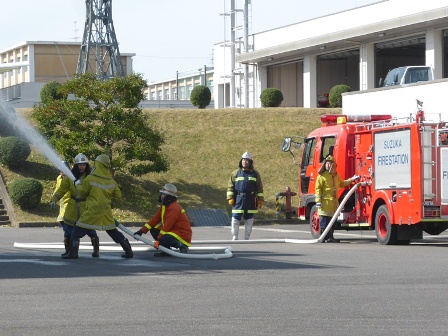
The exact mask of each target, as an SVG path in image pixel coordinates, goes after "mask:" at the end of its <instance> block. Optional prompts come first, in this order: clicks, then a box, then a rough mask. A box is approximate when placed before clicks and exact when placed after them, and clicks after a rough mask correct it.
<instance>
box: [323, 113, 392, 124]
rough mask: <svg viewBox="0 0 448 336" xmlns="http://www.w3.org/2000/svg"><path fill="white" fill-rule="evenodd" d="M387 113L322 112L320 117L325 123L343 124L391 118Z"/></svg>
mask: <svg viewBox="0 0 448 336" xmlns="http://www.w3.org/2000/svg"><path fill="white" fill-rule="evenodd" d="M391 119H392V116H391V115H389V114H370V115H354V114H352V115H344V114H324V115H323V116H321V117H320V120H321V121H322V123H324V124H327V125H329V124H330V125H332V124H333V125H335V124H345V123H346V122H372V121H382V120H391Z"/></svg>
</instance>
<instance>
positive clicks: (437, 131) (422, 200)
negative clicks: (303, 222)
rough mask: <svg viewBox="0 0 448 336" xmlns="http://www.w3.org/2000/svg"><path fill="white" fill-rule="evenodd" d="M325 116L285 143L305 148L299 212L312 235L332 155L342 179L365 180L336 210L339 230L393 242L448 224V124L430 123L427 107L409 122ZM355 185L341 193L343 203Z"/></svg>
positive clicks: (376, 117) (315, 234)
mask: <svg viewBox="0 0 448 336" xmlns="http://www.w3.org/2000/svg"><path fill="white" fill-rule="evenodd" d="M438 119H440V118H438ZM321 121H322V127H320V128H318V129H316V130H314V131H313V132H311V133H310V134H309V135H308V136H307V137H306V138H300V137H298V136H294V137H290V138H285V141H284V143H283V148H282V150H283V151H285V152H288V151H289V152H291V154H293V152H292V149H293V148H300V149H301V150H302V159H301V162H300V163H296V164H298V165H299V167H300V168H299V169H300V171H299V189H298V190H299V198H300V200H299V207H298V211H297V213H298V216H299V218H301V219H307V220H309V223H310V229H311V234H312V236H313V237H314V238H319V235H320V227H319V216H318V215H317V208H316V206H315V203H316V201H315V196H314V191H315V183H316V179H317V176H318V170H319V168H320V167H321V165H322V162H323V160H324V159H325V157H326V156H327V155H330V154H331V155H333V157H334V159H335V161H336V164H337V171H338V173H339V175H340V176H341V177H342V178H343V179H348V178H350V177H351V176H353V175H359V176H360V182H361V183H358V184H356V185H355V186H354V187H355V188H357V190H356V191H355V192H354V193H352V195H350V198H349V199H348V200H347V201H346V203H345V205H344V206H343V207H342V210H341V212H340V213H339V214H336V216H338V217H337V220H336V222H335V228H336V229H343V230H353V229H358V230H359V229H369V230H375V231H376V236H377V239H378V241H379V242H380V243H381V244H386V245H390V244H408V243H409V242H410V241H411V240H412V239H421V238H422V236H423V231H425V232H427V233H428V234H431V235H438V234H440V233H441V232H443V231H445V230H446V229H447V228H448V123H446V122H441V121H439V120H438V121H427V120H425V118H424V113H423V111H421V110H420V111H419V112H418V113H417V114H416V115H415V116H414V117H413V116H410V117H409V118H406V120H398V119H394V118H392V117H391V116H390V115H371V116H348V115H324V116H322V117H321ZM293 158H294V154H293ZM294 162H295V160H294ZM352 186H353V185H352ZM349 190H350V187H347V188H346V189H339V190H338V194H337V196H338V198H339V201H340V202H341V201H342V200H343V198H344V196H345V195H346V194H347V193H348V191H349Z"/></svg>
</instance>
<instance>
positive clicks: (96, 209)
mask: <svg viewBox="0 0 448 336" xmlns="http://www.w3.org/2000/svg"><path fill="white" fill-rule="evenodd" d="M80 194H81V197H85V198H86V208H85V211H84V212H83V213H82V214H81V218H79V220H78V222H77V223H76V226H79V227H82V228H85V229H91V230H111V229H115V228H116V226H115V222H114V217H113V214H112V207H114V206H116V205H118V204H119V203H120V202H121V199H122V195H121V190H120V188H119V187H118V185H117V183H116V182H115V181H114V179H113V178H112V175H111V173H110V171H109V168H108V167H106V166H105V165H104V164H102V163H101V162H98V161H96V162H95V169H94V170H93V171H92V173H91V174H90V175H89V176H87V177H86V178H85V179H84V181H83V182H82V185H81V190H80Z"/></svg>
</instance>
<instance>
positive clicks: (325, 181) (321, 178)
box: [315, 155, 359, 243]
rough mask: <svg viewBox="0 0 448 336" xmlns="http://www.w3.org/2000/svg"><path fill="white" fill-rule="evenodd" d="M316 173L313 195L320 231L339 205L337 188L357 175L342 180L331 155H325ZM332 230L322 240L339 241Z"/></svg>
mask: <svg viewBox="0 0 448 336" xmlns="http://www.w3.org/2000/svg"><path fill="white" fill-rule="evenodd" d="M318 173H319V175H318V177H317V181H316V190H315V196H316V207H317V209H318V214H319V225H320V230H321V233H322V232H323V231H324V230H325V228H326V227H327V225H328V224H329V223H330V221H331V218H332V217H333V215H334V213H335V212H336V209H337V208H338V207H339V200H338V197H337V194H336V193H337V191H338V189H339V188H344V187H346V186H348V185H349V184H350V183H351V182H353V181H356V180H357V179H358V178H359V176H357V175H354V176H353V177H351V178H349V179H348V180H343V179H342V178H341V177H340V176H339V174H338V173H337V172H336V162H334V158H333V157H332V156H331V155H328V156H327V157H326V159H325V160H324V163H323V164H322V167H321V168H320V169H319V171H318ZM333 232H334V228H332V229H331V230H330V231H329V232H328V233H327V235H326V236H325V239H324V242H327V243H339V240H338V239H335V238H334V237H333Z"/></svg>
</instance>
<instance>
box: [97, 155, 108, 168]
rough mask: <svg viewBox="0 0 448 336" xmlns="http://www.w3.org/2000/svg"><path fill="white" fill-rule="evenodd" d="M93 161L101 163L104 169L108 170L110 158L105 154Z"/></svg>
mask: <svg viewBox="0 0 448 336" xmlns="http://www.w3.org/2000/svg"><path fill="white" fill-rule="evenodd" d="M95 161H98V162H101V163H102V164H103V165H105V166H106V167H108V168H110V158H109V157H108V156H107V155H106V154H100V155H98V157H97V158H96V159H95Z"/></svg>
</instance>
